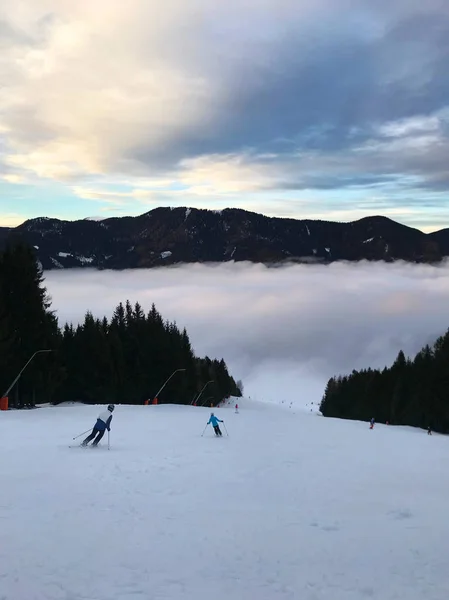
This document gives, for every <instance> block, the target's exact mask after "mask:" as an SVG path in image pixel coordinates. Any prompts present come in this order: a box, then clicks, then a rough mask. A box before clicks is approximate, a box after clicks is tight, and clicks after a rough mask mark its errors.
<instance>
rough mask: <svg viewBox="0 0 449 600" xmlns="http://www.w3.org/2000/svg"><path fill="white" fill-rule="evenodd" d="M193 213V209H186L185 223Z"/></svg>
mask: <svg viewBox="0 0 449 600" xmlns="http://www.w3.org/2000/svg"><path fill="white" fill-rule="evenodd" d="M191 212H192V209H191V208H186V216H185V217H184V221H186V220H187V217H188V216H189V215H190V213H191Z"/></svg>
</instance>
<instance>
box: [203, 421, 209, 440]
mask: <svg viewBox="0 0 449 600" xmlns="http://www.w3.org/2000/svg"><path fill="white" fill-rule="evenodd" d="M208 425H209V423H206V427H205V428H204V429H203V433H202V434H201V437H203V435H204V432H205V431H206V429H207V426H208Z"/></svg>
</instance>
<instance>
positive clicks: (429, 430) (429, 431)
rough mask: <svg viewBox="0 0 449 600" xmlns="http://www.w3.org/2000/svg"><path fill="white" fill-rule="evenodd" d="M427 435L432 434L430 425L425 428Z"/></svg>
mask: <svg viewBox="0 0 449 600" xmlns="http://www.w3.org/2000/svg"><path fill="white" fill-rule="evenodd" d="M427 435H432V428H431V427H430V425H429V427H428V428H427Z"/></svg>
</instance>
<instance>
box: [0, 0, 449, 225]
mask: <svg viewBox="0 0 449 600" xmlns="http://www.w3.org/2000/svg"><path fill="white" fill-rule="evenodd" d="M448 63H449V3H448V2H447V0H426V2H423V1H422V0H419V1H418V0H394V1H393V2H392V1H391V0H389V1H386V0H217V1H216V2H210V0H189V1H188V2H185V1H182V0H165V1H164V2H163V3H161V2H159V1H157V0H128V1H127V2H123V1H122V0H95V2H92V1H91V0H77V1H76V2H74V1H73V0H22V1H21V2H17V1H13V0H3V2H2V3H1V5H0V81H1V85H0V226H15V225H18V224H19V223H21V222H23V221H24V220H25V219H27V218H32V217H37V216H49V217H58V218H63V219H69V220H71V219H77V218H86V217H94V216H95V217H101V218H107V217H110V216H121V215H138V214H142V213H145V212H147V211H149V210H151V209H153V208H155V207H158V206H190V207H196V208H212V209H222V208H225V207H240V208H245V209H247V210H254V211H256V212H261V213H264V214H267V215H270V216H280V217H294V218H321V219H328V220H339V221H349V220H353V219H356V218H360V217H363V216H367V215H372V214H383V215H386V216H390V217H391V218H394V219H396V220H398V221H400V222H402V223H405V224H408V225H411V226H414V227H418V228H420V229H422V230H423V231H433V230H437V229H441V228H443V227H447V226H448V221H449V218H448V215H449V196H448V191H449V171H448V169H447V156H448V155H449V78H448V76H447V65H448Z"/></svg>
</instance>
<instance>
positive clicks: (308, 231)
mask: <svg viewBox="0 0 449 600" xmlns="http://www.w3.org/2000/svg"><path fill="white" fill-rule="evenodd" d="M306 231H307V235H310V229H309V228H308V226H307V225H306Z"/></svg>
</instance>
